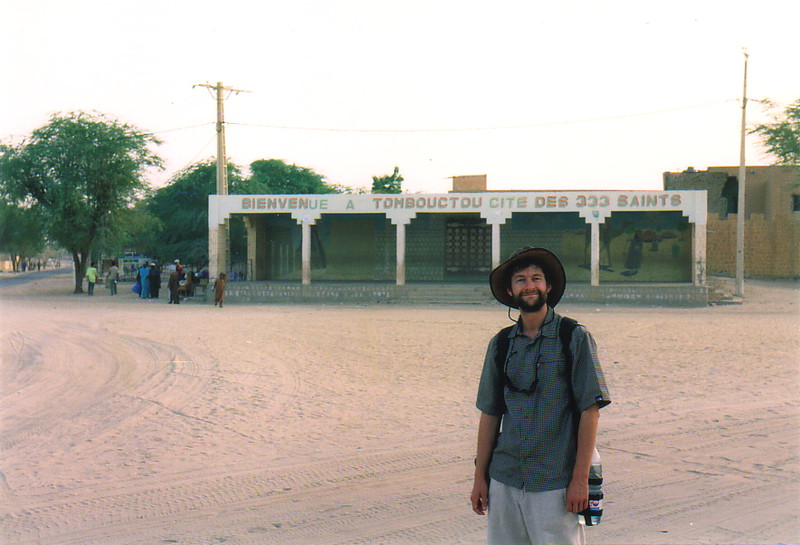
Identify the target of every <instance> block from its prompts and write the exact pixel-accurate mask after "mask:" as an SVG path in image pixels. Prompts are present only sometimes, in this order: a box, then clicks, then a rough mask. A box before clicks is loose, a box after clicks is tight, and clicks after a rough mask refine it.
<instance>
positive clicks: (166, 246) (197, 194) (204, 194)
mask: <svg viewBox="0 0 800 545" xmlns="http://www.w3.org/2000/svg"><path fill="white" fill-rule="evenodd" d="M242 184H243V180H242V177H241V175H240V171H239V167H237V166H236V165H235V164H233V163H228V191H229V192H230V193H239V192H241V189H240V187H241V185H242ZM216 192H217V165H216V162H215V161H214V160H213V159H209V160H207V161H203V162H200V163H195V164H194V165H190V166H188V167H187V168H185V169H184V170H182V171H181V172H179V173H177V174H176V175H175V176H173V177H172V179H171V180H170V182H169V184H168V185H167V186H165V187H162V188H160V189H158V190H156V191H155V192H154V193H153V194H152V195H151V196H150V197H149V198H148V199H147V200H146V209H147V211H148V212H149V213H150V214H152V216H153V217H155V218H156V219H157V220H158V222H159V223H160V228H159V229H158V231H157V233H156V243H155V248H154V250H153V254H154V256H156V257H157V258H159V260H161V261H166V262H171V261H172V260H173V259H180V260H181V262H182V263H186V264H188V265H191V266H193V267H195V268H198V269H199V268H201V267H203V266H204V265H206V264H207V263H208V196H209V195H212V194H214V193H216ZM238 223H240V222H232V227H231V233H230V237H231V246H232V251H236V252H241V250H240V246H243V245H246V242H244V241H242V240H240V239H243V238H244V234H243V229H244V228H243V227H240V226H239V225H238ZM137 248H138V246H137Z"/></svg>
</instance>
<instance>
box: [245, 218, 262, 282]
mask: <svg viewBox="0 0 800 545" xmlns="http://www.w3.org/2000/svg"><path fill="white" fill-rule="evenodd" d="M256 226H257V222H256V220H255V218H253V217H252V216H244V227H245V229H247V280H249V281H253V280H256V279H257V278H258V271H257V268H258V267H257V263H258V259H257V255H258V253H259V249H258V231H257V227H256Z"/></svg>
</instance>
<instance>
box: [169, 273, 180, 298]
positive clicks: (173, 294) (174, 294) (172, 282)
mask: <svg viewBox="0 0 800 545" xmlns="http://www.w3.org/2000/svg"><path fill="white" fill-rule="evenodd" d="M180 285H181V273H180V272H178V270H177V269H175V270H173V271H170V273H169V281H167V289H168V290H169V301H167V303H169V304H170V305H172V304H175V305H180V304H181V297H180V294H179V293H178V290H179V289H180Z"/></svg>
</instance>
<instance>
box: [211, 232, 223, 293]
mask: <svg viewBox="0 0 800 545" xmlns="http://www.w3.org/2000/svg"><path fill="white" fill-rule="evenodd" d="M223 270H224V269H223ZM219 273H220V269H219V226H217V225H216V224H215V225H214V226H209V228H208V278H209V281H211V280H212V279H214V278H218V277H219Z"/></svg>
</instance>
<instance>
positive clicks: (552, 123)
mask: <svg viewBox="0 0 800 545" xmlns="http://www.w3.org/2000/svg"><path fill="white" fill-rule="evenodd" d="M737 101H739V99H738V98H731V99H727V100H720V101H716V102H707V103H704V104H695V105H691V106H680V107H677V108H668V109H663V110H654V111H650V112H639V113H633V114H619V115H613V116H605V117H594V118H588V119H576V120H568V121H550V122H545V123H529V124H522V125H497V126H487V127H460V128H458V127H451V128H428V129H364V128H359V129H343V128H336V127H297V126H291V125H263V124H256V123H236V122H230V121H228V122H226V123H227V124H228V125H239V126H244V127H261V128H266V129H278V130H293V131H316V132H352V133H432V132H474V131H500V130H518V129H533V128H540V127H554V126H559V125H576V124H581V123H596V122H601V121H613V120H617V119H627V118H632V117H643V116H648V115H658V114H665V113H672V112H678V111H683V110H691V109H696V108H705V107H707V106H716V105H719V104H726V103H728V102H737Z"/></svg>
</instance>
